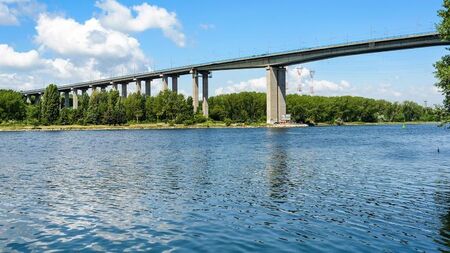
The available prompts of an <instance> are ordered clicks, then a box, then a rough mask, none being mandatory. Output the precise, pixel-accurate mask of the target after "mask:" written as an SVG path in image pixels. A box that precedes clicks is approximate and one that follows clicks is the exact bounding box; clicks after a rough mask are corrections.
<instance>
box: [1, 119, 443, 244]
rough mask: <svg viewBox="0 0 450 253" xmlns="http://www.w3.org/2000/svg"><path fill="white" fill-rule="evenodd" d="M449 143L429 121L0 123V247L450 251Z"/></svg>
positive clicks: (440, 131) (440, 130) (441, 132)
mask: <svg viewBox="0 0 450 253" xmlns="http://www.w3.org/2000/svg"><path fill="white" fill-rule="evenodd" d="M437 143H438V144H439V146H440V149H441V153H440V154H437V153H436V147H435V146H436V145H437ZM449 143H450V132H449V131H448V130H446V129H442V128H437V127H435V126H431V125H427V126H411V127H408V128H407V129H401V128H400V127H397V126H376V127H329V128H305V129H203V130H199V129H196V130H183V131H169V130H167V131H166V130H162V131H99V132H88V131H87V132H30V133H0V182H1V183H0V252H10V251H25V252H27V251H38V252H40V251H54V250H61V251H69V250H71V251H119V252H122V251H133V252H134V251H145V252H148V251H153V252H161V251H182V252H224V251H225V252H246V251H256V252H280V251H282V252H299V251H300V252H303V251H306V252H311V251H313V252H318V251H319V252H320V251H322V252H361V251H371V252H381V251H387V252H405V251H427V252H439V251H442V252H446V251H447V252H448V251H450V206H449V205H450V188H449V187H450V184H449V182H450V166H449V164H450V146H449V145H450V144H449Z"/></svg>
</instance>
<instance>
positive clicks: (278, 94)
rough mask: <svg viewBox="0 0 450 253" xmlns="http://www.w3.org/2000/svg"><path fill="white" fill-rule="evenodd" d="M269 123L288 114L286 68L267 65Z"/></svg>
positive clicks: (277, 120) (278, 120)
mask: <svg viewBox="0 0 450 253" xmlns="http://www.w3.org/2000/svg"><path fill="white" fill-rule="evenodd" d="M266 70H267V123H268V124H275V123H279V122H281V118H282V115H286V68H284V67H271V66H269V67H267V68H266Z"/></svg>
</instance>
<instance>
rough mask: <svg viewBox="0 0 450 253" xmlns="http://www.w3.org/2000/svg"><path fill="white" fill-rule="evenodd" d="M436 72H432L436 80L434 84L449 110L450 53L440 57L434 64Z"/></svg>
mask: <svg viewBox="0 0 450 253" xmlns="http://www.w3.org/2000/svg"><path fill="white" fill-rule="evenodd" d="M434 66H435V68H436V72H434V74H435V76H436V79H437V80H438V82H437V83H436V86H437V87H438V88H439V89H440V90H441V92H442V94H443V95H444V105H445V106H446V108H447V110H448V111H450V55H446V56H444V57H442V59H441V60H440V61H438V62H437V63H436V64H435V65H434Z"/></svg>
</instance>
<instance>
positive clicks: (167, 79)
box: [161, 75, 169, 91]
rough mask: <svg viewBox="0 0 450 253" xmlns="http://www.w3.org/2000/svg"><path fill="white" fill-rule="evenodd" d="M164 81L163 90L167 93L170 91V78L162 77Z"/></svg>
mask: <svg viewBox="0 0 450 253" xmlns="http://www.w3.org/2000/svg"><path fill="white" fill-rule="evenodd" d="M161 79H162V90H163V91H165V90H167V89H169V77H168V76H164V75H163V76H161Z"/></svg>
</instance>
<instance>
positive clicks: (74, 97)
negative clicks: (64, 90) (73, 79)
mask: <svg viewBox="0 0 450 253" xmlns="http://www.w3.org/2000/svg"><path fill="white" fill-rule="evenodd" d="M72 101H73V104H72V108H73V109H78V90H77V89H72Z"/></svg>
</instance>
